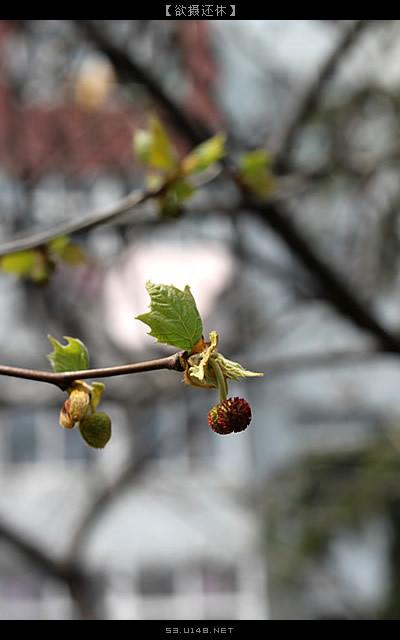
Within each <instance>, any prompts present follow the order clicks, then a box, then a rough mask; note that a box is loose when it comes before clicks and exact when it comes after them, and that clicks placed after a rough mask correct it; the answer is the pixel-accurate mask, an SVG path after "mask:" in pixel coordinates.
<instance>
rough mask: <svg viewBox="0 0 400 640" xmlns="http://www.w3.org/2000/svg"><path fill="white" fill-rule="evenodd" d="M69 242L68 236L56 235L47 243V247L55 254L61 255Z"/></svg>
mask: <svg viewBox="0 0 400 640" xmlns="http://www.w3.org/2000/svg"><path fill="white" fill-rule="evenodd" d="M70 242H71V240H70V238H69V237H68V236H58V237H57V238H53V239H52V240H50V241H49V242H48V243H47V248H48V250H49V252H50V253H53V254H54V255H56V256H62V254H63V253H64V251H65V249H66V247H67V246H68V245H69V244H70Z"/></svg>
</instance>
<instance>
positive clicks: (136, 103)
mask: <svg viewBox="0 0 400 640" xmlns="http://www.w3.org/2000/svg"><path fill="white" fill-rule="evenodd" d="M399 36H400V23H399V21H396V20H393V21H360V22H358V21H357V22H355V21H345V20H340V21H335V20H325V21H322V20H321V21H316V20H315V21H302V20H296V21H291V20H287V21H251V20H250V21H240V20H238V21H224V20H202V21H196V20H182V21H174V20H169V21H167V20H165V21H156V20H150V21H146V20H138V21H134V20H126V21H123V20H111V21H99V20H97V21H84V20H81V21H69V20H18V21H0V243H5V242H8V241H10V240H12V239H14V238H18V237H26V236H29V235H30V234H32V233H34V232H37V231H42V230H46V229H47V228H50V227H52V226H53V225H55V224H58V223H63V222H65V221H71V220H79V219H80V218H82V217H85V216H86V215H88V214H90V213H92V212H93V211H97V210H101V209H102V208H104V207H107V206H108V205H112V204H113V203H115V202H116V201H118V200H119V199H120V198H122V197H124V196H126V195H127V194H128V193H130V192H131V191H132V190H134V189H136V188H140V187H141V186H142V185H143V183H144V179H145V172H144V169H143V167H142V166H141V165H140V164H139V163H138V162H137V161H136V160H135V158H134V154H133V149H132V137H133V134H134V132H135V130H137V129H138V128H143V127H145V126H146V124H147V120H148V116H149V114H150V113H154V112H156V113H157V114H158V116H159V118H160V119H161V120H162V122H163V123H164V124H165V126H166V127H167V128H168V130H169V133H170V135H171V136H172V137H173V139H174V141H175V143H176V145H177V148H178V149H179V150H180V151H181V152H182V153H184V152H185V151H188V150H189V149H190V148H191V147H192V146H193V141H191V140H189V139H188V137H187V135H186V132H185V131H183V130H180V128H179V127H178V126H176V121H174V120H173V119H171V117H170V115H171V114H170V113H169V110H168V108H166V106H167V105H166V102H165V100H164V101H163V99H161V100H160V95H159V94H158V93H157V87H161V91H162V93H163V95H166V96H170V97H171V98H172V100H173V101H174V103H176V104H177V105H179V108H180V109H182V110H183V111H184V112H185V113H186V114H187V116H188V118H189V119H190V121H191V122H192V123H193V124H194V125H195V126H196V127H198V130H199V131H205V130H207V131H209V132H211V133H212V132H216V131H225V132H226V133H227V139H228V149H229V152H230V154H231V157H232V158H236V157H237V156H238V154H240V153H241V152H243V151H248V150H251V149H254V148H256V147H264V148H266V149H267V151H268V152H269V153H270V154H271V158H272V160H273V162H274V167H276V174H277V176H278V177H277V185H278V189H277V195H276V200H277V202H278V204H277V206H282V207H284V214H285V215H286V216H287V217H288V218H289V219H290V220H292V221H293V223H294V224H295V225H296V227H297V228H299V229H300V230H301V232H302V233H303V235H304V237H305V238H306V240H307V242H308V243H309V245H310V246H311V247H312V249H313V250H315V251H317V252H318V254H319V255H320V256H323V259H324V260H325V261H326V262H327V263H329V264H331V265H332V266H333V267H334V269H335V270H336V271H337V272H339V273H340V274H341V278H342V279H343V280H344V281H345V282H347V285H348V287H349V291H350V293H354V295H355V296H356V297H357V298H360V299H361V300H362V301H363V303H364V304H365V305H366V306H367V308H369V309H372V310H373V312H374V314H375V316H376V317H378V318H379V320H380V321H381V322H382V323H383V324H384V325H385V326H386V327H387V328H390V331H391V332H392V333H393V334H396V333H397V331H398V327H399V325H400V298H399V291H400V289H399V285H400V282H399V276H400V268H399V267H400V264H399V257H400V253H399V247H400V226H399V215H400V186H399V185H400V183H399V176H398V174H399V167H400V145H399V127H400V65H399V64H398V61H399V56H400V49H399V46H400V38H399ZM238 202H239V201H238V197H237V193H236V190H235V188H234V187H233V185H232V183H231V181H230V180H229V179H228V178H226V177H225V178H224V177H223V176H219V177H218V178H217V179H216V180H215V181H214V182H211V183H210V184H208V185H207V186H206V187H205V188H203V189H200V190H199V191H198V192H197V193H196V195H195V197H194V198H193V199H192V200H190V201H189V203H188V204H187V205H186V206H185V212H184V215H182V216H181V217H179V218H177V219H173V220H165V219H160V218H159V216H158V215H157V213H156V211H155V208H154V205H153V204H152V203H147V204H146V205H143V206H141V207H138V208H137V209H135V210H134V211H132V212H130V213H127V214H126V215H124V216H122V217H119V218H118V219H117V220H115V222H113V223H112V224H104V225H98V226H96V227H94V228H91V229H90V230H87V231H82V232H80V233H77V234H74V236H73V239H74V241H75V242H76V243H78V244H79V245H80V246H81V248H82V249H83V251H84V253H85V256H86V261H85V262H84V263H83V264H79V265H77V266H71V265H66V264H59V265H57V267H56V269H55V271H54V273H53V274H52V277H51V278H50V280H49V282H48V283H47V284H37V283H35V282H32V281H30V280H29V279H24V278H17V277H16V276H15V275H12V274H9V273H6V272H4V271H3V272H2V271H0V344H1V349H0V350H1V354H2V355H1V363H2V364H9V365H14V366H22V367H28V368H38V369H48V368H49V365H48V362H47V361H46V358H45V356H46V354H47V353H49V351H50V350H51V349H50V346H49V343H48V341H47V335H48V334H49V333H50V334H52V335H53V336H55V337H56V338H58V339H59V340H61V338H62V336H65V335H67V336H75V337H79V338H80V339H82V340H83V341H84V342H85V344H86V345H87V347H88V349H89V353H90V354H91V366H92V367H98V366H111V365H114V364H118V363H127V362H135V361H139V360H142V359H146V360H147V359H150V358H153V357H160V356H162V355H166V354H168V353H171V352H172V350H170V349H168V348H167V347H165V348H164V347H163V346H162V345H158V344H156V343H155V342H154V340H153V339H152V338H149V337H148V336H147V330H148V329H147V327H146V326H145V325H142V324H141V323H139V322H137V321H135V320H134V316H136V315H138V314H139V313H144V312H145V311H146V310H147V306H148V296H147V293H146V291H145V288H144V283H145V282H146V280H152V281H154V282H162V283H165V284H174V285H176V286H178V287H182V286H183V285H185V284H189V285H190V287H191V289H192V292H193V294H194V297H195V299H196V301H197V302H198V306H199V310H200V313H201V314H202V317H203V319H204V324H205V329H206V332H207V334H208V332H209V331H210V330H212V329H216V330H217V331H218V332H219V334H220V349H221V352H222V353H224V354H225V355H226V356H227V357H229V358H231V359H233V360H236V359H237V360H239V361H240V362H241V363H242V364H243V365H244V366H246V367H248V368H250V369H253V370H258V371H264V372H265V377H264V378H260V379H258V378H257V379H254V380H250V381H246V380H245V381H243V382H241V383H240V384H232V385H230V392H231V393H230V395H232V396H234V395H239V396H241V397H245V398H247V400H248V401H249V402H250V404H251V406H252V409H253V420H252V424H251V426H250V427H249V429H248V430H247V431H245V432H244V433H241V434H233V435H229V436H225V437H220V436H218V435H216V434H214V433H213V432H212V431H211V430H210V429H209V427H208V425H207V412H208V410H209V408H210V407H211V406H212V405H213V404H214V403H215V394H213V392H210V391H205V390H204V391H203V390H199V389H194V388H188V387H184V385H183V384H182V380H181V378H182V376H181V375H180V374H178V373H175V372H166V371H164V372H163V371H160V372H153V373H147V374H142V375H132V376H125V377H121V378H110V379H109V380H108V381H106V392H105V394H104V401H103V403H102V407H103V408H104V410H105V411H107V412H108V413H109V414H110V416H111V418H112V422H113V437H112V440H111V442H110V444H109V445H108V446H107V448H106V449H105V450H104V451H94V450H91V449H89V448H88V447H86V445H85V444H84V443H83V441H82V440H81V439H80V438H79V434H78V433H77V432H76V431H75V430H73V431H69V430H62V429H61V428H60V427H59V426H58V413H59V409H60V406H61V402H62V400H63V399H64V397H63V396H62V395H61V394H60V392H59V391H58V390H57V389H53V387H52V386H50V385H48V386H46V385H45V384H40V383H36V382H31V381H25V380H17V379H13V378H7V377H4V376H1V377H0V477H1V480H0V482H1V487H2V491H1V495H0V618H2V619H10V618H11V619H22V618H28V619H78V618H99V619H145V620H146V619H173V620H174V619H175V620H179V619H193V620H195V619H197V620H207V619H210V620H217V619H224V620H235V619H239V620H245V619H324V618H325V619H332V618H339V619H341V618H343V619H344V618H349V619H359V618H363V619H365V618H368V619H376V618H398V617H400V394H399V389H400V370H399V364H398V356H397V357H396V356H395V355H390V354H388V353H385V352H384V350H383V349H382V350H380V349H379V348H377V344H376V342H375V340H374V338H373V336H372V335H370V334H369V333H367V332H364V331H361V330H360V329H359V327H357V326H355V324H354V323H352V322H351V321H350V320H349V317H346V312H345V313H341V314H340V313H338V309H337V307H335V304H333V303H332V301H331V300H328V299H327V296H326V291H325V290H324V286H323V283H322V284H321V282H319V281H318V282H317V281H316V279H315V277H314V274H313V273H312V270H311V271H307V270H306V269H305V268H304V267H303V265H302V262H301V260H298V256H297V258H296V256H294V255H293V254H292V253H291V252H290V251H289V250H288V248H287V245H286V244H285V243H284V242H282V240H281V239H280V238H279V237H278V236H277V235H276V234H274V233H273V232H272V231H271V229H270V228H269V227H268V225H267V224H265V221H264V220H263V219H261V218H260V217H259V216H255V215H254V214H253V213H252V212H251V211H250V210H247V209H243V208H242V207H241V206H238ZM0 254H1V246H0ZM350 315H351V314H350ZM378 347H379V345H378Z"/></svg>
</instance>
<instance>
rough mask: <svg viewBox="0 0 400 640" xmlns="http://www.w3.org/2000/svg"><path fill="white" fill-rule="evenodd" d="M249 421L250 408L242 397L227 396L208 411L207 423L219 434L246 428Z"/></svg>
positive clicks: (236, 431)
mask: <svg viewBox="0 0 400 640" xmlns="http://www.w3.org/2000/svg"><path fill="white" fill-rule="evenodd" d="M250 421H251V408H250V405H249V403H248V402H247V401H246V400H244V399H243V398H237V397H236V398H228V399H227V400H224V401H223V402H220V403H219V404H217V405H216V406H215V407H213V408H212V409H210V411H209V412H208V424H209V426H210V427H211V429H212V430H213V431H215V432H216V433H219V434H221V435H225V434H227V433H232V431H234V432H235V433H238V432H239V431H244V430H245V429H247V427H248V426H249V424H250Z"/></svg>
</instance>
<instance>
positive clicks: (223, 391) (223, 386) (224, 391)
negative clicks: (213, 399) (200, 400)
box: [208, 358, 228, 402]
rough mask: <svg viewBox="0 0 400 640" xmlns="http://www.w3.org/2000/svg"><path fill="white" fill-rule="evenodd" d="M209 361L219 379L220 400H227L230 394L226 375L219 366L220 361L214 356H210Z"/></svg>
mask: <svg viewBox="0 0 400 640" xmlns="http://www.w3.org/2000/svg"><path fill="white" fill-rule="evenodd" d="M208 362H209V363H210V365H211V368H212V369H213V371H214V373H215V377H216V379H217V386H218V391H219V401H220V402H223V401H224V400H226V398H227V396H228V385H227V383H226V380H225V376H224V374H223V373H222V369H221V367H220V366H219V364H218V362H217V361H216V360H214V358H210V359H209V361H208Z"/></svg>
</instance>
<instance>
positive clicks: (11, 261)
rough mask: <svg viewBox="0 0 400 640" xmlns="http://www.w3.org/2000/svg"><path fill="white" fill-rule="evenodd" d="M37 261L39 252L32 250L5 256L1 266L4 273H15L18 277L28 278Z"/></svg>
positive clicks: (0, 262) (0, 263)
mask: <svg viewBox="0 0 400 640" xmlns="http://www.w3.org/2000/svg"><path fill="white" fill-rule="evenodd" d="M36 261H37V251H35V250H34V249H31V250H27V251H18V252H17V253H10V254H9V255H7V256H3V257H2V258H1V261H0V266H1V268H2V269H3V271H7V272H8V273H14V274H15V275H17V276H26V275H29V274H30V273H31V271H32V269H33V268H34V266H35V264H36Z"/></svg>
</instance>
